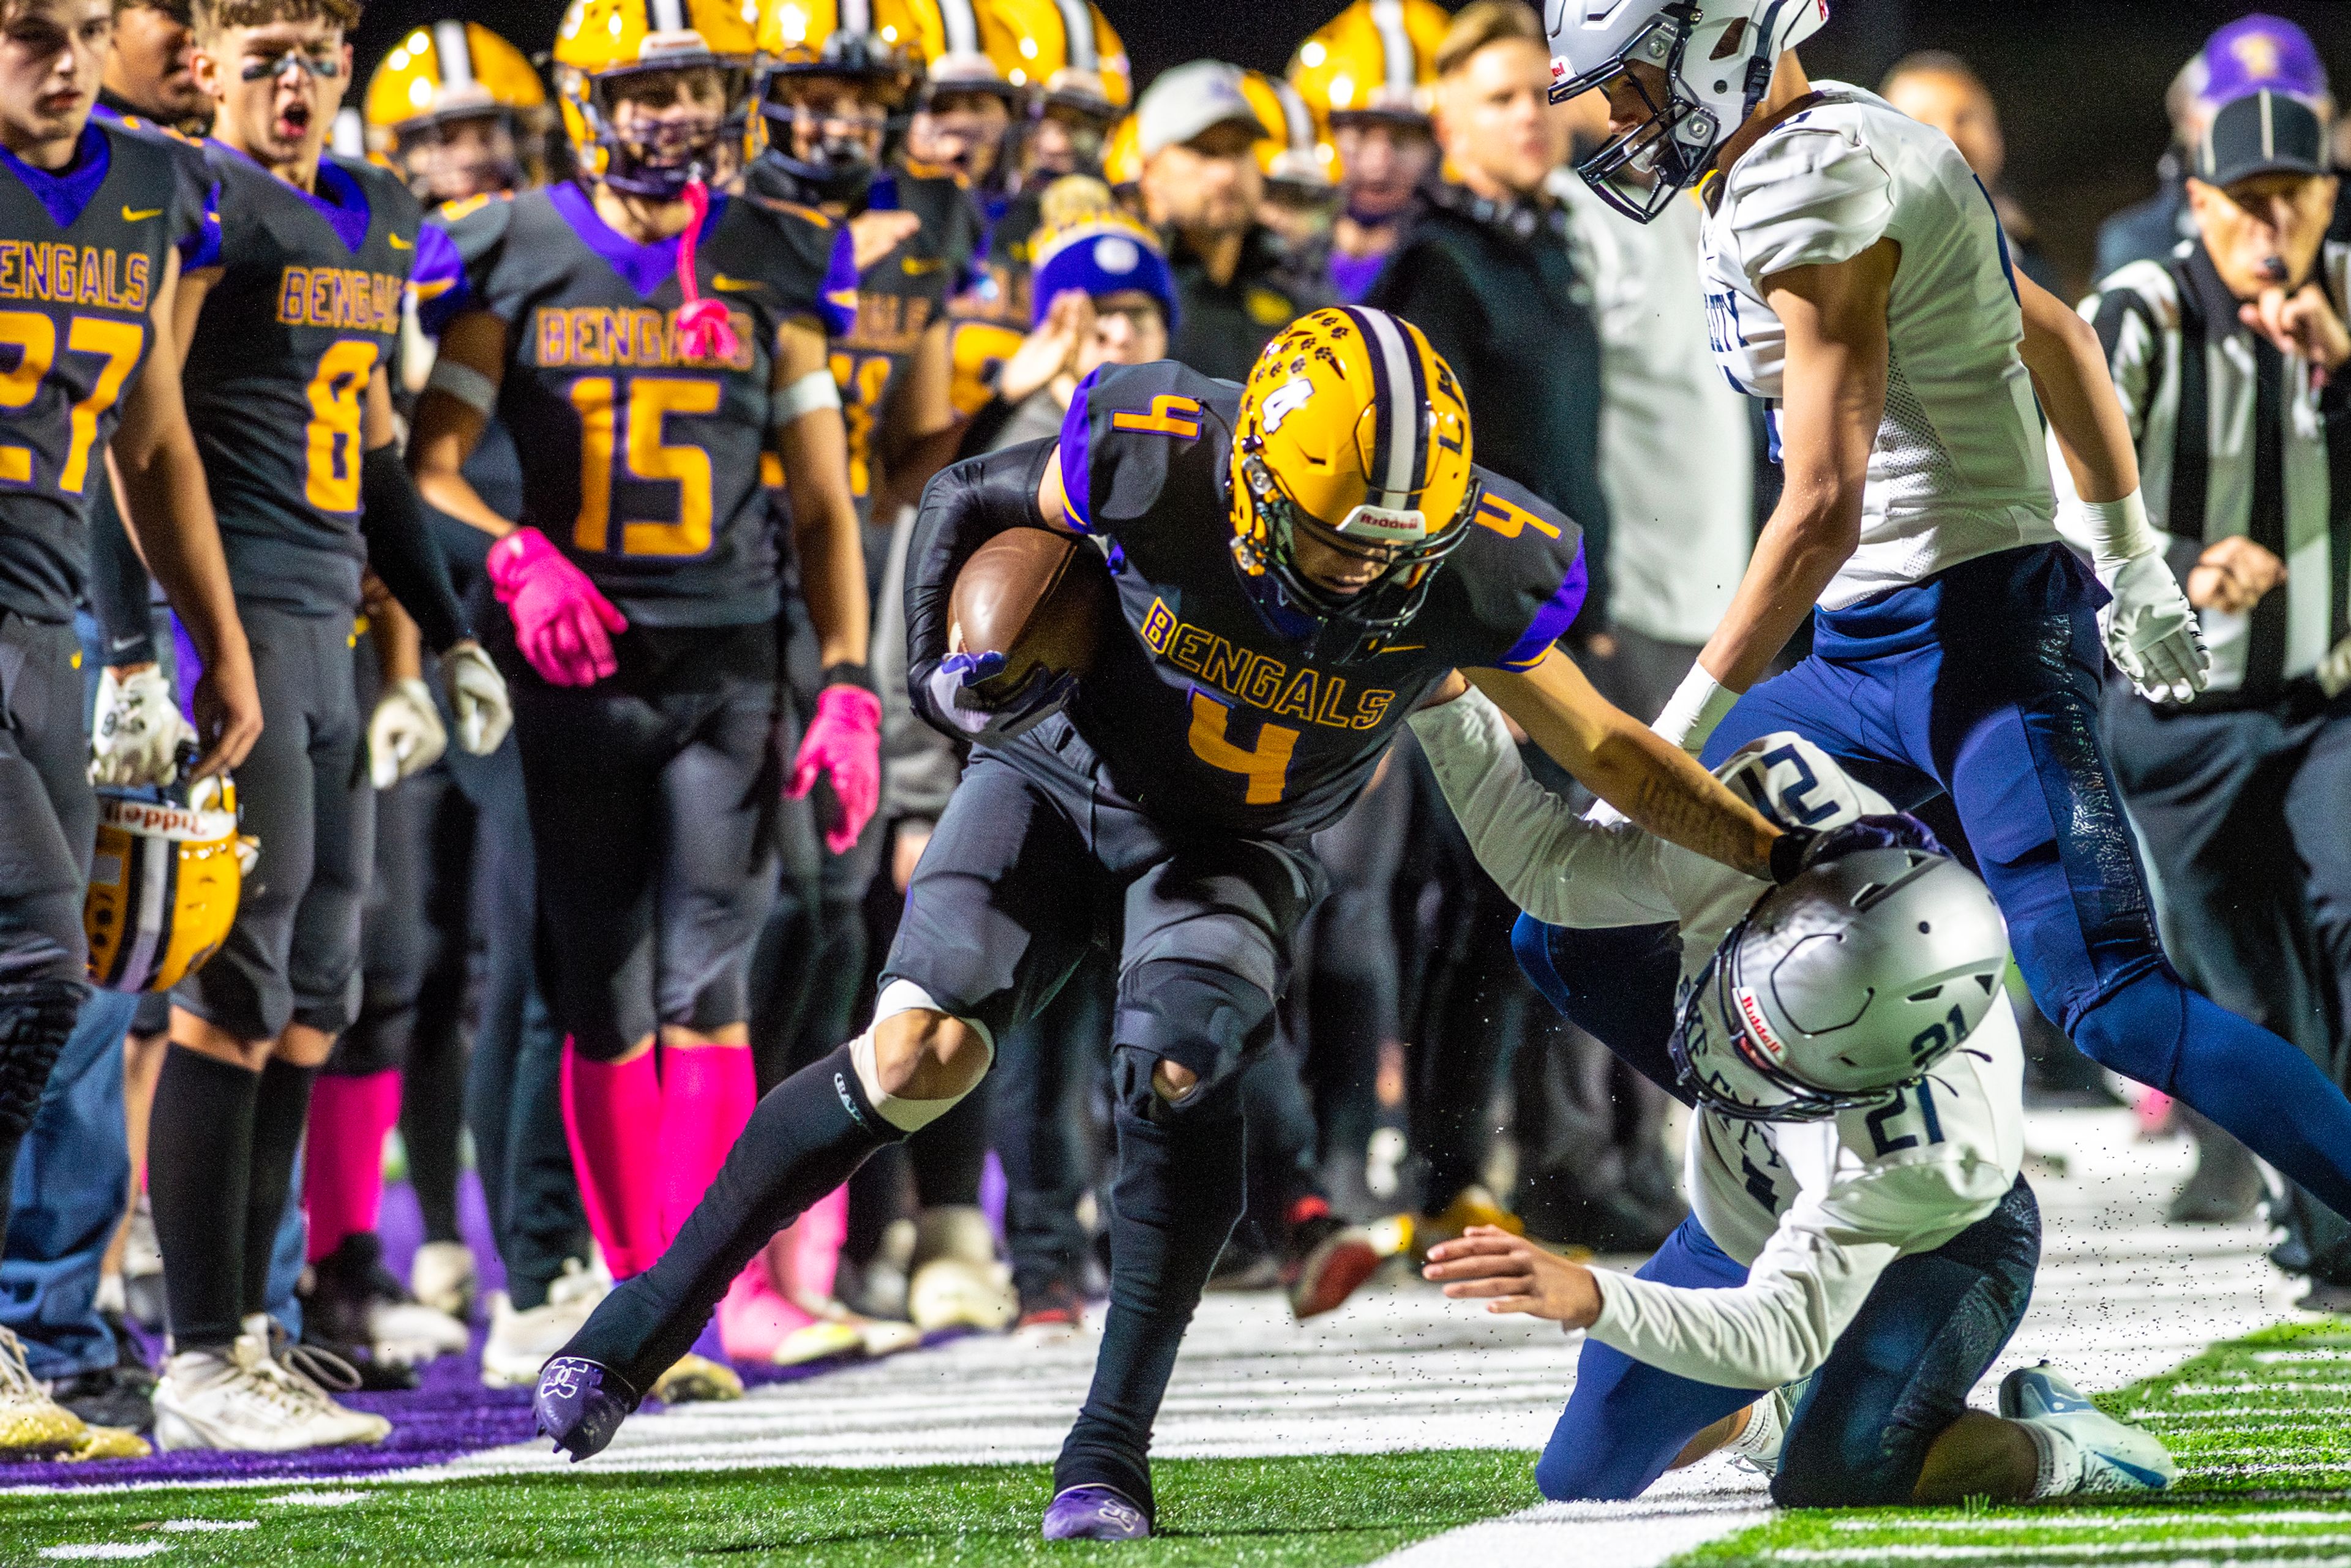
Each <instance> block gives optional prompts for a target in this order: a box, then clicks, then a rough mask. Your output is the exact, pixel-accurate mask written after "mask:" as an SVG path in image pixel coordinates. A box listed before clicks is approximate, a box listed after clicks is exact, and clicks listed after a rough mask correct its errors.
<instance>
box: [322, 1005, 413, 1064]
mask: <svg viewBox="0 0 2351 1568" xmlns="http://www.w3.org/2000/svg"><path fill="white" fill-rule="evenodd" d="M415 1035H416V1009H413V1008H409V1009H404V1010H402V1011H399V1012H395V1013H389V1014H379V1013H368V1012H364V1011H363V1012H361V1013H360V1020H359V1022H357V1023H355V1024H353V1025H352V1026H351V1027H350V1029H347V1030H344V1031H343V1032H342V1033H341V1034H340V1035H339V1036H337V1037H336V1040H335V1049H334V1051H332V1052H331V1053H330V1054H329V1056H328V1058H327V1065H326V1067H325V1069H324V1071H325V1072H326V1074H327V1076H328V1077H329V1078H367V1077H371V1076H372V1075H373V1074H375V1073H378V1072H389V1071H392V1070H393V1069H394V1068H399V1067H405V1066H407V1065H408V1051H409V1047H410V1045H411V1044H412V1043H413V1041H414V1040H415Z"/></svg>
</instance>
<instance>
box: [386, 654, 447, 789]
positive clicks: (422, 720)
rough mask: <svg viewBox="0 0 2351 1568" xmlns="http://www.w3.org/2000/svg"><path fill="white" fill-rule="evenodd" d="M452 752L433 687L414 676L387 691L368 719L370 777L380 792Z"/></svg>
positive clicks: (393, 685) (394, 683)
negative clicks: (436, 709) (438, 710)
mask: <svg viewBox="0 0 2351 1568" xmlns="http://www.w3.org/2000/svg"><path fill="white" fill-rule="evenodd" d="M448 749H449V732H448V730H447V729H445V728H444V727H443V726H442V723H441V716H440V714H439V713H437V712H435V711H434V706H433V690H432V688H431V687H429V686H427V685H425V684H424V683H423V681H420V680H416V679H414V678H413V677H412V678H410V679H408V680H404V681H394V682H392V685H389V686H387V687H385V688H384V693H383V695H381V696H380V697H378V698H376V700H375V712H374V713H373V714H372V715H371V716H369V718H368V777H369V779H371V781H372V782H373V783H374V785H375V787H376V788H377V789H391V788H392V786H393V785H395V784H397V783H399V782H400V781H401V780H402V779H405V778H407V777H408V776H409V775H411V774H413V773H421V772H423V770H424V769H425V768H430V767H432V766H433V765H434V763H435V762H437V761H439V760H440V759H441V754H442V753H443V752H444V751H446V750H448Z"/></svg>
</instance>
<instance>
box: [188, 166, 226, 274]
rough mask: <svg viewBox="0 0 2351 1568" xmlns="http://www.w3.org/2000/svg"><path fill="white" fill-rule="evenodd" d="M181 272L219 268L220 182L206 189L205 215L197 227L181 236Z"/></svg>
mask: <svg viewBox="0 0 2351 1568" xmlns="http://www.w3.org/2000/svg"><path fill="white" fill-rule="evenodd" d="M179 250H180V270H181V271H182V272H193V271H195V270H196V268H198V267H218V266H219V265H220V258H221V226H220V182H219V181H218V180H214V182H213V183H211V184H209V185H206V186H205V187H204V215H203V216H202V217H201V218H200V219H199V220H198V221H197V224H196V226H195V227H194V228H192V229H190V230H189V231H188V232H187V233H186V234H184V235H181V236H180V246H179Z"/></svg>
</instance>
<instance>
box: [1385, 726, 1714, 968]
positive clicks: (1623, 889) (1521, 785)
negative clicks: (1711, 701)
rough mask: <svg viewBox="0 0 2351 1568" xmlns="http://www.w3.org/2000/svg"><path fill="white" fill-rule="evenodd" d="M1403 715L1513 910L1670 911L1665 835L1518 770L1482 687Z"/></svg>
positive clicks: (1642, 916)
mask: <svg viewBox="0 0 2351 1568" xmlns="http://www.w3.org/2000/svg"><path fill="white" fill-rule="evenodd" d="M1409 722H1410V723H1411V725H1412V728H1413V733H1414V734H1415V735H1416V736H1418V737H1420V745H1421V749H1422V750H1423V751H1425V752H1426V753H1427V755H1428V761H1429V766H1430V767H1431V768H1434V769H1435V770H1436V773H1437V786H1438V788H1440V789H1443V790H1444V791H1445V800H1446V804H1447V805H1449V806H1451V807H1452V808H1453V814H1454V816H1456V817H1457V818H1458V819H1459V820H1460V822H1461V831H1463V832H1464V833H1465V834H1467V835H1468V839H1469V847H1470V848H1471V849H1472V850H1475V851H1476V852H1477V854H1478V863H1479V864H1480V865H1482V866H1484V867H1485V868H1486V872H1487V874H1488V875H1489V876H1491V877H1492V878H1493V879H1494V880H1495V882H1497V883H1499V884H1500V885H1501V888H1502V891H1503V892H1504V893H1507V894H1510V901H1511V902H1512V903H1514V904H1517V905H1518V906H1519V907H1520V909H1523V910H1525V911H1526V912H1527V913H1528V914H1530V915H1533V916H1534V917H1535V918H1536V919H1538V920H1541V921H1544V922H1547V923H1548V924H1550V925H1585V926H1593V925H1654V924H1656V922H1659V921H1665V920H1673V919H1676V918H1677V914H1676V911H1675V909H1674V905H1673V903H1672V901H1671V899H1670V898H1669V897H1668V896H1667V891H1666V888H1665V885H1664V880H1663V878H1662V877H1661V876H1660V874H1659V872H1658V863H1657V862H1658V851H1659V849H1660V848H1661V847H1665V846H1664V841H1662V840H1660V839H1657V838H1655V837H1653V836H1651V835H1650V834H1648V833H1645V832H1643V831H1640V830H1639V829H1638V828H1635V827H1634V826H1633V825H1632V824H1631V823H1629V822H1620V823H1617V824H1616V825H1614V826H1613V827H1605V828H1604V827H1601V826H1599V825H1597V824H1595V823H1592V822H1587V821H1584V820H1583V818H1581V817H1579V816H1577V815H1576V814H1575V813H1574V812H1573V810H1569V809H1568V804H1567V802H1566V801H1565V800H1561V799H1560V798H1559V797H1558V796H1556V795H1554V794H1552V792H1551V791H1550V790H1549V789H1544V788H1543V787H1542V785H1541V784H1540V783H1538V782H1537V781H1536V780H1535V778H1534V776H1533V775H1532V774H1531V773H1529V772H1528V771H1527V765H1526V760H1525V759H1524V758H1521V757H1520V755H1519V748H1518V746H1517V744H1516V743H1515V742H1513V741H1512V740H1511V739H1510V727H1509V726H1507V725H1506V724H1504V723H1503V721H1502V710H1501V709H1499V708H1498V707H1496V706H1494V705H1493V703H1492V702H1491V701H1489V700H1488V698H1487V696H1486V695H1485V694H1484V693H1482V692H1479V691H1476V690H1472V691H1469V692H1468V693H1465V694H1464V695H1461V696H1458V697H1456V698H1455V699H1454V700H1453V701H1451V702H1448V703H1442V704H1439V705H1438V706H1436V707H1432V708H1423V709H1422V710H1421V711H1420V712H1418V713H1416V714H1414V715H1413V716H1412V717H1411V719H1410V721H1409ZM1732 874H1736V873H1732Z"/></svg>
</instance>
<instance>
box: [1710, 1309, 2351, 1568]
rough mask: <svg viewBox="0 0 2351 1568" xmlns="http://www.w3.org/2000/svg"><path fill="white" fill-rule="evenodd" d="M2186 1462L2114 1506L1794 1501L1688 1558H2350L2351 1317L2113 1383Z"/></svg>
mask: <svg viewBox="0 0 2351 1568" xmlns="http://www.w3.org/2000/svg"><path fill="white" fill-rule="evenodd" d="M2098 1403H2099V1404H2100V1405H2101V1406H2105V1408H2106V1409H2107V1410H2109V1411H2111V1412H2113V1413H2115V1414H2116V1415H2120V1416H2126V1417H2128V1418H2130V1419H2132V1420H2135V1421H2138V1422H2140V1423H2142V1424H2143V1425H2145V1426H2147V1427H2149V1428H2151V1429H2152V1430H2153V1431H2155V1432H2156V1433H2158V1435H2159V1436H2161V1437H2162V1438H2163V1440H2164V1441H2165V1443H2166V1444H2168V1446H2169V1447H2170V1448H2171V1451H2172V1453H2173V1454H2174V1455H2175V1456H2177V1457H2178V1458H2179V1463H2180V1472H2181V1473H2180V1478H2179V1484H2178V1485H2177V1486H2176V1487H2174V1489H2173V1490H2171V1491H2169V1492H2168V1493H2166V1494H2164V1495H2163V1496H2161V1497H2157V1498H2147V1499H2133V1500H2130V1501H2129V1502H2127V1503H2109V1504H2105V1505H2103V1506H2098V1505H2091V1506H2069V1505H2064V1504H2055V1503H2050V1504H2040V1505H2033V1506H2028V1507H2022V1508H1978V1509H1855V1510H1850V1511H1844V1510H1822V1511H1813V1512H1807V1513H1791V1514H1783V1515H1782V1516H1780V1517H1779V1518H1777V1519H1775V1520H1773V1521H1771V1523H1769V1524H1765V1525H1761V1526H1759V1527H1757V1528H1756V1529H1754V1530H1750V1531H1746V1532H1745V1533H1743V1534H1740V1535H1736V1536H1732V1537H1729V1539H1727V1540H1723V1541H1719V1542H1715V1543H1713V1544H1712V1545H1710V1546H1708V1547H1706V1548H1705V1549H1703V1550H1701V1551H1699V1552H1696V1553H1694V1554H1693V1555H1692V1556H1691V1557H1690V1558H1689V1559H1687V1562H1689V1563H1695V1564H1706V1565H1708V1568H1712V1565H1715V1564H1731V1563H1784V1564H1790V1565H1793V1564H1799V1563H1823V1564H1834V1563H1852V1564H1871V1563H1937V1562H1948V1563H1967V1564H1969V1565H1970V1568H2005V1565H2008V1564H2052V1565H2055V1564H2068V1563H2148V1564H2160V1563H2182V1564H2185V1563H2254V1562H2259V1563H2305V1562H2306V1563H2351V1332H2346V1329H2345V1328H2344V1327H2343V1326H2342V1325H2339V1324H2327V1325H2319V1326H2312V1327H2302V1326H2297V1327H2289V1328H2281V1329H2274V1330H2272V1331H2271V1332H2269V1333H2262V1334H2256V1335H2253V1336H2252V1337H2251V1338H2249V1339H2242V1340H2237V1341H2234V1342H2232V1343H2228V1344H2224V1345H2219V1346H2215V1347H2214V1348H2213V1349H2212V1350H2210V1351H2208V1352H2207V1353H2206V1354H2202V1355H2200V1356H2198V1357H2197V1358H2196V1359H2195V1360H2193V1361H2190V1362H2189V1363H2187V1364H2185V1365H2183V1366H2180V1367H2179V1368H2177V1369H2176V1370H2174V1371H2172V1372H2169V1373H2167V1374H2166V1375H2163V1376H2161V1377H2157V1378H2150V1379H2148V1380H2147V1381H2146V1382H2144V1383H2141V1384H2138V1385H2135V1386H2133V1387H2131V1388H2127V1389H2125V1390H2123V1391H2122V1392H2121V1393H2118V1394H2113V1395H2101V1396H2098Z"/></svg>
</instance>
